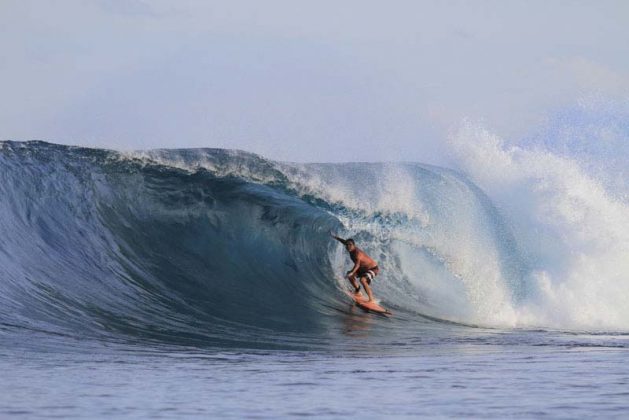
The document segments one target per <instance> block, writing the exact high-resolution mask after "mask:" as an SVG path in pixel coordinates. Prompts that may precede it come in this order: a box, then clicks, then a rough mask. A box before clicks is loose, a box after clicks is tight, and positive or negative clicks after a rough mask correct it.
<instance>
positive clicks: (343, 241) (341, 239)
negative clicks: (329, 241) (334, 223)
mask: <svg viewBox="0 0 629 420" xmlns="http://www.w3.org/2000/svg"><path fill="white" fill-rule="evenodd" d="M330 235H332V237H333V238H334V239H336V240H337V241H339V242H340V243H342V244H343V245H347V241H346V240H345V239H343V238H339V237H338V236H336V235H335V234H333V233H332V232H330Z"/></svg>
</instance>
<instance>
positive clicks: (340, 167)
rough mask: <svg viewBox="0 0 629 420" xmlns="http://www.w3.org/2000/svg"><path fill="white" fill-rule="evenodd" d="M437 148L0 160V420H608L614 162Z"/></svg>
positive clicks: (628, 409)
mask: <svg viewBox="0 0 629 420" xmlns="http://www.w3.org/2000/svg"><path fill="white" fill-rule="evenodd" d="M457 138H460V139H464V140H461V141H460V142H458V143H457ZM470 138H474V139H475V141H474V142H472V141H469V139H470ZM452 142H453V144H454V147H455V149H456V150H457V151H458V155H456V154H455V158H456V159H458V163H457V167H456V169H448V168H445V167H437V166H431V165H425V164H421V163H391V162H389V163H342V164H341V163H339V164H326V163H311V164H297V163H286V162H276V161H272V160H268V159H265V158H264V157H261V156H259V155H255V154H251V153H247V152H243V151H235V150H223V149H177V150H148V151H138V152H124V153H123V152H117V151H111V150H102V149H88V148H80V147H69V146H61V145H56V144H51V143H45V142H39V141H33V142H12V141H5V142H0V417H1V418H20V417H24V418H42V417H60V418H77V417H78V418H110V417H131V418H138V417H140V418H160V417H162V418H173V417H201V418H208V417H228V418H230V417H231V418H242V417H261V418H277V417H299V416H319V417H326V418H328V417H329V418H334V417H345V416H361V417H365V418H384V417H393V416H395V417H402V418H403V417H416V416H421V417H455V418H460V417H472V418H506V417H509V418H513V417H516V418H546V417H548V418H582V417H605V418H627V417H629V363H628V361H629V223H628V222H627V220H628V215H629V211H628V210H629V199H628V198H627V167H626V166H625V163H626V160H624V157H626V156H627V155H626V153H625V151H623V150H618V149H616V153H613V154H604V155H603V154H602V155H596V153H593V152H592V151H587V150H586V151H584V149H583V148H581V149H578V150H580V151H581V152H583V155H582V156H575V155H574V154H573V155H567V154H566V153H564V152H563V151H562V149H561V147H560V146H558V145H557V143H554V145H553V147H554V148H553V147H549V146H548V145H544V144H542V143H537V144H536V143H535V141H534V139H529V142H528V144H529V145H534V147H533V146H531V147H526V148H525V147H521V146H518V145H510V146H505V145H504V144H503V143H502V142H501V140H500V139H498V138H496V137H495V136H493V135H491V133H488V132H486V131H485V130H483V129H482V128H479V127H476V126H474V125H472V124H469V125H467V126H464V127H463V128H462V130H461V132H460V133H458V134H457V135H455V136H454V137H453V139H452ZM472 144H473V145H474V146H473V147H472V146H471V145H472ZM623 144H624V143H623ZM625 147H626V146H625ZM583 156H588V159H589V160H587V161H586V160H584V159H583ZM597 159H598V161H597ZM600 162H604V163H605V165H603V166H604V167H605V168H606V169H605V168H604V169H601V165H600ZM612 169H613V171H612ZM610 173H613V174H614V176H607V175H609V174H610ZM331 231H333V232H336V233H338V234H339V235H341V236H343V237H350V236H351V237H353V238H354V239H355V241H356V243H357V245H358V246H359V247H360V248H362V249H364V250H365V251H366V252H367V253H368V254H369V255H371V256H372V257H373V258H374V259H376V260H377V261H378V264H379V266H380V267H381V270H382V271H381V274H380V275H379V276H378V277H377V278H376V279H375V281H374V283H373V288H374V293H375V295H376V296H377V298H378V299H379V301H380V303H381V305H383V306H385V307H387V308H389V309H390V310H391V311H392V312H393V316H392V317H384V316H379V315H376V314H370V313H365V312H363V311H362V310H360V309H359V308H357V307H355V306H353V305H352V304H351V303H350V301H349V299H348V297H347V296H346V295H345V290H347V289H348V284H347V280H345V279H343V273H344V272H346V271H347V270H348V269H349V268H350V266H351V264H350V262H349V259H348V257H347V254H346V253H345V251H344V250H343V248H342V247H341V245H340V244H339V243H338V242H336V241H334V240H333V239H332V238H331V237H330V232H331Z"/></svg>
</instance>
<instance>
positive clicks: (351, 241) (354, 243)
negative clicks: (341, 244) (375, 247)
mask: <svg viewBox="0 0 629 420" xmlns="http://www.w3.org/2000/svg"><path fill="white" fill-rule="evenodd" d="M347 244H352V245H356V242H354V240H353V239H352V238H349V239H345V245H347Z"/></svg>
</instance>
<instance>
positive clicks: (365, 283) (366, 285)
mask: <svg viewBox="0 0 629 420" xmlns="http://www.w3.org/2000/svg"><path fill="white" fill-rule="evenodd" d="M360 284H362V285H363V287H364V288H365V291H366V292H367V296H369V302H371V301H372V300H373V292H372V291H371V287H370V286H369V281H368V278H367V276H364V277H361V278H360Z"/></svg>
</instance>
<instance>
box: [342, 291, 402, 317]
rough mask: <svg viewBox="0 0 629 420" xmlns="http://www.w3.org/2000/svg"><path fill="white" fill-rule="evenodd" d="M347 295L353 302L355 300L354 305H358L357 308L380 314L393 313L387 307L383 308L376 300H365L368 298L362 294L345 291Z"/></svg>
mask: <svg viewBox="0 0 629 420" xmlns="http://www.w3.org/2000/svg"><path fill="white" fill-rule="evenodd" d="M347 295H348V296H349V297H351V298H352V300H353V301H354V302H356V306H358V307H359V308H361V309H363V310H365V311H371V312H375V313H377V314H382V315H387V316H389V315H393V314H392V313H391V312H390V311H389V310H388V309H385V308H383V307H382V306H380V305H378V304H377V303H376V302H374V301H371V302H368V301H367V299H368V298H367V297H366V296H363V295H362V294H359V295H356V294H354V293H350V292H347Z"/></svg>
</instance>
